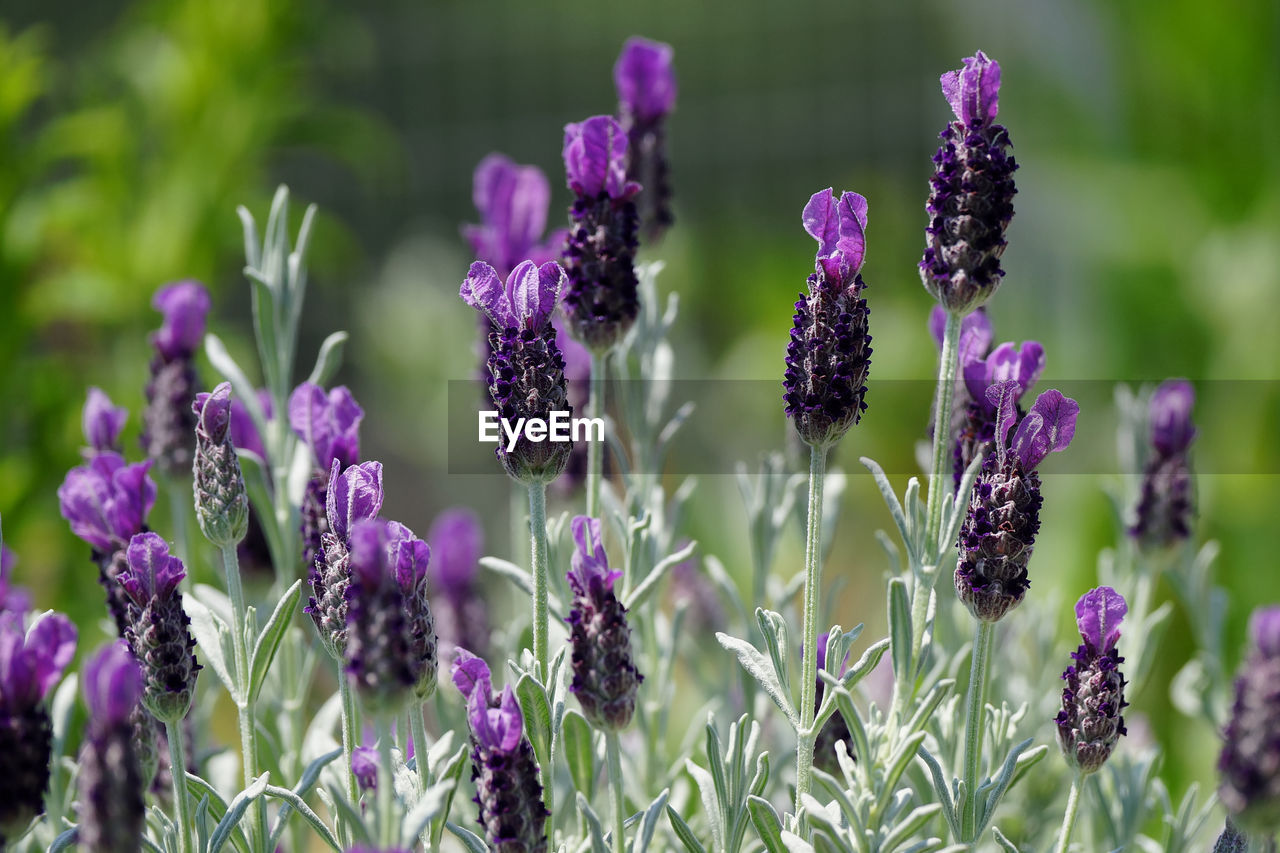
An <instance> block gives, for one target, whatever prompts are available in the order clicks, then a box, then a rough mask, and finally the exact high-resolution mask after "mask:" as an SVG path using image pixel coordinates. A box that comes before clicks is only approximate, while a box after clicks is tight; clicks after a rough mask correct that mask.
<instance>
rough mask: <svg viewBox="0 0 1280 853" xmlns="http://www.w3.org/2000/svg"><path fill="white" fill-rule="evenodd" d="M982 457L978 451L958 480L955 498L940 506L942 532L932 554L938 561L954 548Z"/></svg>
mask: <svg viewBox="0 0 1280 853" xmlns="http://www.w3.org/2000/svg"><path fill="white" fill-rule="evenodd" d="M982 457H983V453H982V452H981V451H979V453H978V455H977V456H975V457H974V459H973V461H972V462H970V463H969V467H968V468H966V469H965V471H964V477H962V478H961V479H960V488H959V490H957V491H956V494H955V497H954V498H950V499H948V500H946V501H944V503H943V505H942V508H943V524H942V530H941V532H940V533H939V535H938V541H937V543H936V551H935V552H934V553H935V554H936V555H937V559H938V560H939V561H940V560H941V559H942V555H944V554H947V553H948V552H950V551H951V550H952V549H953V548H955V545H956V539H957V537H959V535H960V525H961V524H962V523H963V522H964V517H965V515H967V514H968V512H969V495H970V493H971V492H973V484H974V483H975V482H976V481H977V479H978V472H979V471H981V470H982Z"/></svg>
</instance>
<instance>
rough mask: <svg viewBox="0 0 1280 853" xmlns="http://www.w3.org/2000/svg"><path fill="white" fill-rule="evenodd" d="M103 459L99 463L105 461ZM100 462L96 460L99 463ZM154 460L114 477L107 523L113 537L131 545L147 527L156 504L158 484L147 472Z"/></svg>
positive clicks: (125, 468) (117, 471)
mask: <svg viewBox="0 0 1280 853" xmlns="http://www.w3.org/2000/svg"><path fill="white" fill-rule="evenodd" d="M103 458H104V457H103V456H101V455H100V456H99V457H98V459H99V460H101V459H103ZM96 461H97V460H95V462H96ZM150 470H151V460H149V459H148V460H147V461H145V462H135V463H133V464H132V465H124V466H123V467H119V468H116V469H115V470H114V471H113V472H112V474H111V487H110V491H111V499H110V500H109V501H108V502H107V505H106V513H105V514H106V519H107V524H108V525H109V527H110V530H111V533H112V534H113V535H114V536H115V537H116V538H117V539H119V540H120V542H128V541H129V539H130V537H132V536H133V534H135V533H137V532H139V531H141V530H142V528H143V527H145V526H146V523H147V516H148V515H150V514H151V508H152V507H153V506H155V503H156V484H155V481H154V480H152V479H151V476H150V474H148V473H147V472H148V471H150Z"/></svg>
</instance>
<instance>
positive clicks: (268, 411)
mask: <svg viewBox="0 0 1280 853" xmlns="http://www.w3.org/2000/svg"><path fill="white" fill-rule="evenodd" d="M258 405H259V406H260V407H261V408H262V415H263V417H265V418H266V419H267V420H271V419H272V417H273V416H274V413H273V412H272V405H271V394H270V393H269V392H268V391H267V390H266V389H259V390H258ZM230 435H231V444H232V445H234V446H235V448H236V450H247V451H249V452H250V453H253V454H255V455H257V456H258V458H259V459H266V458H267V448H266V446H265V445H264V444H263V443H262V436H261V435H260V434H259V433H258V428H257V427H256V426H254V423H253V418H251V417H249V409H248V408H247V407H246V406H245V404H244V403H242V402H241V401H240V400H239V399H237V398H232V400H231V430H230Z"/></svg>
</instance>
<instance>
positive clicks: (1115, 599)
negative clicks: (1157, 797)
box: [1054, 586, 1129, 774]
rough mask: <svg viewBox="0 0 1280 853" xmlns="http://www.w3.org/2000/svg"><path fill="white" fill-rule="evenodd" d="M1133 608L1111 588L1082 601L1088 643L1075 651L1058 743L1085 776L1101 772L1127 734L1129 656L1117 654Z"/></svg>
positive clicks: (1066, 675)
mask: <svg viewBox="0 0 1280 853" xmlns="http://www.w3.org/2000/svg"><path fill="white" fill-rule="evenodd" d="M1128 610H1129V606H1128V604H1126V603H1125V600H1124V596H1122V595H1120V593H1118V592H1116V591H1115V590H1114V589H1112V588H1111V587H1109V586H1100V587H1098V588H1097V589H1091V590H1089V591H1088V592H1086V593H1085V594H1084V595H1082V596H1081V597H1080V600H1079V601H1077V602H1076V626H1077V627H1078V628H1079V629H1080V637H1081V639H1083V640H1084V642H1083V643H1082V644H1081V645H1080V648H1079V649H1077V650H1076V651H1074V652H1072V653H1071V658H1072V660H1074V661H1075V664H1073V665H1072V666H1069V667H1067V669H1066V671H1065V672H1063V673H1062V680H1063V681H1065V682H1067V686H1066V687H1064V688H1062V710H1061V711H1059V712H1058V716H1057V717H1056V718H1055V720H1054V721H1055V722H1056V723H1057V724H1058V745H1059V746H1061V747H1062V754H1063V755H1064V756H1066V759H1067V763H1068V764H1070V765H1071V766H1072V767H1074V768H1075V769H1076V770H1078V771H1080V772H1081V773H1085V774H1088V773H1093V772H1095V771H1097V770H1099V769H1101V767H1102V765H1103V764H1104V763H1106V760H1107V758H1109V757H1110V756H1111V751H1112V750H1113V749H1115V745H1116V741H1118V740H1119V739H1120V736H1121V735H1123V734H1125V733H1126V732H1125V727H1124V715H1123V714H1122V713H1121V712H1122V711H1123V710H1124V708H1125V706H1126V705H1128V704H1129V703H1128V702H1125V701H1124V685H1125V681H1124V676H1123V675H1121V673H1120V664H1121V663H1123V662H1124V658H1123V657H1121V656H1120V655H1119V653H1117V652H1116V641H1117V640H1119V639H1120V623H1121V621H1123V619H1124V615H1125V613H1127V612H1128Z"/></svg>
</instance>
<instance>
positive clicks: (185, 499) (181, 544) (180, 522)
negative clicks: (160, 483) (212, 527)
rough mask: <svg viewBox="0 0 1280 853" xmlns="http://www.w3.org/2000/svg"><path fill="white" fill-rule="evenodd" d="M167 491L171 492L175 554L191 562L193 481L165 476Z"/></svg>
mask: <svg viewBox="0 0 1280 853" xmlns="http://www.w3.org/2000/svg"><path fill="white" fill-rule="evenodd" d="M165 481H166V482H165V491H167V492H168V493H169V515H171V516H172V518H170V519H169V522H170V524H172V525H173V550H174V556H175V557H177V558H178V559H179V560H182V561H183V562H184V563H187V564H190V562H191V557H190V554H191V548H190V547H189V546H190V543H189V542H188V541H187V536H188V533H187V530H188V527H187V512H188V511H189V510H190V508H191V481H190V480H185V481H184V480H183V479H181V478H179V477H166V478H165Z"/></svg>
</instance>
